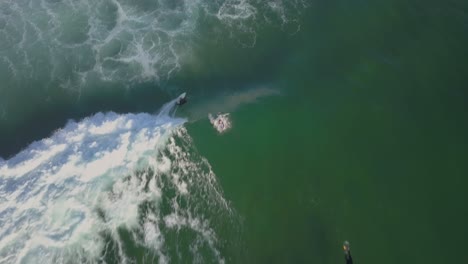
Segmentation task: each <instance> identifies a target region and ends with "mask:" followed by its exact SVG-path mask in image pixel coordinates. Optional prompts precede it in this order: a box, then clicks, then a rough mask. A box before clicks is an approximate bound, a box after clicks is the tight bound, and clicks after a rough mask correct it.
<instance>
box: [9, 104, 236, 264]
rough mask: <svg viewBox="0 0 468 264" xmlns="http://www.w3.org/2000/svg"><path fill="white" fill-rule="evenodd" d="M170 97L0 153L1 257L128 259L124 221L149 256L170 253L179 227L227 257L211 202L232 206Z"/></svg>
mask: <svg viewBox="0 0 468 264" xmlns="http://www.w3.org/2000/svg"><path fill="white" fill-rule="evenodd" d="M174 103H175V102H174V101H172V102H171V103H169V104H168V105H166V106H165V107H163V111H162V112H161V113H160V114H158V115H150V114H125V115H119V114H116V113H99V114H96V115H94V116H92V117H88V118H86V119H84V120H82V121H80V122H75V121H71V122H69V123H68V124H67V125H66V126H65V127H64V128H62V129H60V130H58V131H57V132H55V133H54V134H53V135H52V136H51V137H50V138H47V139H44V140H41V141H39V142H36V143H34V144H32V145H31V146H29V147H28V148H26V149H25V150H23V151H22V152H21V153H19V154H17V155H16V156H14V157H13V158H11V159H9V160H4V161H0V226H1V227H2V228H1V230H0V262H2V263H64V262H69V261H71V262H89V263H94V262H97V261H99V259H101V260H102V259H104V261H105V258H106V257H107V256H109V255H115V256H116V257H117V259H118V260H119V262H121V263H127V262H128V263H129V262H131V261H134V260H133V259H134V258H135V256H131V255H130V256H129V255H128V254H126V251H125V243H128V242H126V241H125V240H123V239H122V237H121V236H122V233H121V229H124V230H127V232H129V233H130V234H131V237H132V240H133V243H136V244H141V245H143V246H144V247H145V248H146V249H147V252H148V256H147V257H148V258H152V259H153V260H154V259H157V261H159V262H160V263H167V262H171V256H170V255H169V254H168V253H167V250H169V249H170V248H171V246H175V245H168V244H167V243H166V238H165V234H167V233H170V232H172V231H171V230H180V229H181V228H184V229H187V230H189V231H190V232H192V233H193V234H194V237H195V238H194V241H193V242H192V243H191V247H192V248H194V247H200V246H203V245H204V247H206V249H207V250H208V251H209V252H211V255H212V257H213V259H214V260H215V261H217V262H224V260H223V257H222V256H221V253H220V251H219V248H218V241H217V238H216V233H215V231H214V229H213V226H212V223H211V222H210V219H209V218H210V217H209V216H208V212H209V211H210V210H218V211H219V210H221V211H225V212H227V213H230V212H231V209H229V206H228V203H227V202H226V201H225V200H224V198H223V196H222V194H221V192H220V190H219V187H218V186H217V184H216V179H215V176H214V174H213V172H212V171H211V168H210V166H209V164H208V162H207V161H206V160H205V159H203V158H202V157H200V156H198V155H197V154H196V152H193V147H192V143H191V140H190V137H189V136H188V134H187V131H186V130H185V129H184V128H183V126H182V124H183V123H184V122H185V120H184V119H177V118H171V117H169V116H168V115H167V114H168V113H169V112H170V111H171V107H173V106H174ZM161 206H165V207H167V208H166V209H165V210H164V211H162V210H161V209H160V207H161ZM210 208H213V209H210ZM205 210H208V211H206V212H205ZM192 253H193V254H194V255H193V256H192V257H191V258H193V259H199V260H200V262H205V261H206V260H204V258H205V256H204V255H198V251H197V250H195V251H193V252H192Z"/></svg>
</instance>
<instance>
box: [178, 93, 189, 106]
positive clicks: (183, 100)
mask: <svg viewBox="0 0 468 264" xmlns="http://www.w3.org/2000/svg"><path fill="white" fill-rule="evenodd" d="M185 103H187V93H183V94H181V95H179V97H178V98H177V102H176V105H183V104H185Z"/></svg>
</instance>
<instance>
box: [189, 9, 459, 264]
mask: <svg viewBox="0 0 468 264" xmlns="http://www.w3.org/2000/svg"><path fill="white" fill-rule="evenodd" d="M379 2H382V3H374V2H372V3H371V2H367V1H358V2H357V3H348V2H347V1H341V2H340V1H328V2H327V3H316V5H315V6H314V7H313V8H311V9H310V10H309V11H308V12H307V14H305V15H304V20H305V21H306V22H304V24H303V27H302V28H301V31H300V32H299V33H298V34H296V35H294V36H292V37H290V38H289V41H288V43H290V44H289V46H287V48H284V49H283V50H280V51H278V53H273V54H271V55H270V56H277V57H279V58H285V59H284V61H280V63H271V64H269V65H262V66H263V67H267V69H265V68H263V69H261V71H262V72H263V71H266V72H268V73H267V75H268V76H269V79H268V80H269V81H270V85H272V86H273V87H275V88H279V89H280V90H281V91H282V92H283V95H282V96H280V97H277V98H268V99H265V100H262V101H261V102H259V103H258V104H255V105H252V106H247V107H242V109H240V110H239V111H236V112H235V113H233V122H234V128H233V130H232V131H231V132H230V133H229V134H226V135H225V136H222V137H219V136H216V135H215V134H214V133H213V131H212V129H211V128H210V127H209V125H208V124H206V123H199V124H194V125H192V126H190V127H189V131H190V133H191V134H192V135H193V136H194V138H195V142H196V144H197V146H198V147H199V149H200V151H201V152H202V153H204V154H205V155H206V157H207V158H208V159H209V160H210V161H211V162H212V164H213V167H214V170H215V171H216V172H217V173H218V174H219V177H220V180H221V183H222V186H223V188H224V190H225V192H226V196H227V198H228V199H230V200H232V202H233V204H234V206H235V208H237V209H238V210H239V213H240V215H242V216H243V218H244V220H245V222H244V224H245V234H244V241H245V247H246V249H247V250H246V252H243V253H239V254H240V256H239V258H240V259H242V260H243V261H242V262H249V263H342V262H343V256H342V252H341V250H340V246H341V243H342V242H343V241H344V240H349V241H350V242H351V245H352V252H353V256H354V260H355V262H356V263H464V262H466V261H468V259H467V256H466V254H464V252H465V244H466V243H464V241H465V240H466V239H465V237H464V236H465V234H466V233H467V227H466V225H465V223H466V220H467V219H468V209H467V207H466V201H467V195H466V191H465V186H466V185H467V179H466V176H467V175H468V174H467V172H468V151H467V146H468V144H467V143H468V142H467V137H466V135H467V134H468V121H467V120H468V119H467V99H468V94H467V90H466V85H467V83H468V67H467V64H466V62H467V59H468V49H467V48H466V47H467V46H466V44H467V43H468V42H467V40H468V34H467V32H468V31H467V30H468V27H467V17H466V15H467V13H466V12H467V9H466V4H465V3H463V2H461V1H459V2H455V1H451V2H448V3H445V4H442V3H436V2H433V3H430V2H428V1H425V2H421V3H412V4H410V3H405V2H403V1H401V2H398V1H387V2H383V1H379ZM263 41H267V40H263ZM258 45H262V43H261V40H260V41H259V43H258ZM264 45H268V44H264Z"/></svg>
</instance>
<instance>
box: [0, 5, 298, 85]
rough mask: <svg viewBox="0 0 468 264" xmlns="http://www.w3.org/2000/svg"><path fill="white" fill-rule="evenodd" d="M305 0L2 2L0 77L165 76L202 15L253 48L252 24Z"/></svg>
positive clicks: (81, 80)
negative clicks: (239, 35) (241, 36)
mask: <svg viewBox="0 0 468 264" xmlns="http://www.w3.org/2000/svg"><path fill="white" fill-rule="evenodd" d="M306 5H307V1H306V0H291V1H283V0H267V1H263V0H220V1H211V0H181V1H165V0H159V1H131V0H102V1H93V0H80V1H72V0H62V1H51V0H4V1H2V3H0V72H5V73H9V74H8V75H6V77H2V75H0V78H2V79H5V78H6V79H7V80H8V81H11V82H12V83H15V84H16V85H20V84H21V83H20V81H21V80H22V81H23V82H24V81H28V80H30V81H36V82H37V81H39V80H41V81H42V84H43V85H46V86H57V85H58V86H61V87H63V88H65V89H70V90H79V89H81V88H82V87H83V85H86V84H87V83H88V82H92V80H95V79H99V80H105V81H118V82H124V83H131V82H142V81H148V80H159V79H166V78H168V77H170V76H171V75H172V74H173V73H174V72H176V71H177V70H178V69H179V68H180V67H181V66H182V65H183V64H184V58H186V57H188V56H190V55H191V49H192V47H194V45H197V43H196V41H197V39H199V38H203V37H204V36H203V35H200V34H201V30H200V27H201V26H200V25H201V24H203V23H202V22H203V21H204V20H206V19H207V18H209V19H214V21H213V23H212V25H211V26H213V27H214V25H216V28H217V29H216V30H218V31H219V30H220V29H222V30H223V31H232V32H233V33H234V34H232V35H235V32H234V31H236V32H239V33H241V35H242V34H243V35H249V36H250V37H248V38H247V39H250V40H249V41H248V43H244V44H245V45H246V46H252V45H254V44H255V38H256V33H255V32H256V30H257V29H256V25H258V24H261V23H264V22H270V23H273V22H272V21H274V20H279V21H281V22H280V23H287V21H289V20H294V19H295V16H296V14H297V13H298V11H297V10H300V8H302V7H304V6H306ZM288 13H291V14H288ZM275 18H276V19H275ZM207 26H208V27H210V26H209V25H204V27H207ZM203 30H204V31H206V30H207V28H204V29H203ZM213 30H214V31H216V30H215V29H213ZM208 31H209V29H208ZM221 32H222V31H221ZM225 33H226V32H224V33H219V34H225ZM221 37H222V36H221ZM243 41H245V40H243Z"/></svg>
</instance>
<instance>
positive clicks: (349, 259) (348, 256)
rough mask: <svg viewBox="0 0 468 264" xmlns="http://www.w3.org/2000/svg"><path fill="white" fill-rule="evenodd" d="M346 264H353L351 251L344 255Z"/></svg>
mask: <svg viewBox="0 0 468 264" xmlns="http://www.w3.org/2000/svg"><path fill="white" fill-rule="evenodd" d="M345 259H346V264H353V258H352V257H351V251H348V252H347V254H346V255H345Z"/></svg>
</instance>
